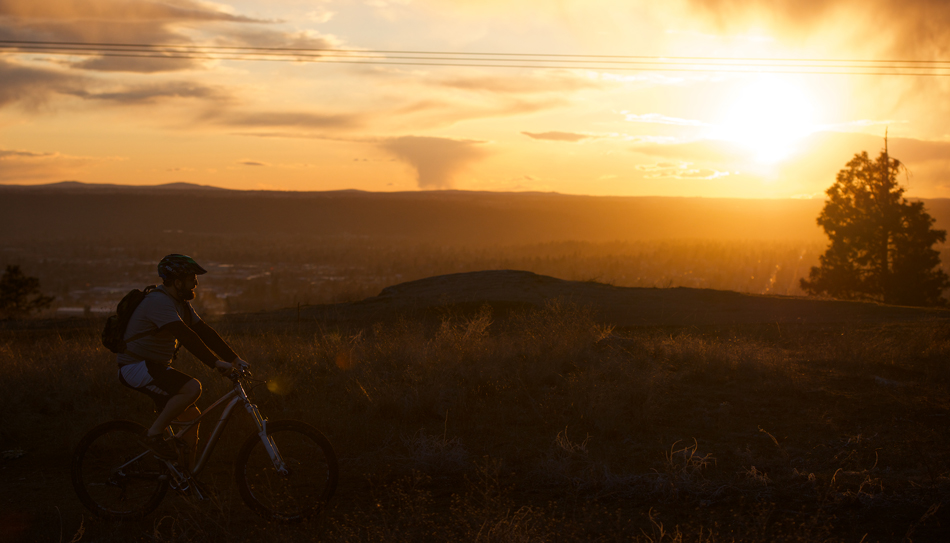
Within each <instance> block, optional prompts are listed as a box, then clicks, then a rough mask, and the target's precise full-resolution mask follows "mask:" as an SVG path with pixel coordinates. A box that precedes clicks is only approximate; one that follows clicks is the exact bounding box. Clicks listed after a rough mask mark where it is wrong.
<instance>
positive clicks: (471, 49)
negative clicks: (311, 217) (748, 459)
mask: <svg viewBox="0 0 950 543" xmlns="http://www.w3.org/2000/svg"><path fill="white" fill-rule="evenodd" d="M948 33H950V3H948V2H943V1H939V0H908V1H902V2H897V1H891V0H860V1H859V0H837V1H835V0H821V1H819V0H778V1H774V0H670V1H665V2H651V1H647V0H639V1H638V0H561V1H556V0H507V1H501V0H324V1H315V0H309V1H305V0H268V1H266V2H265V1H263V0H242V1H230V2H201V1H197V0H165V1H154V2H153V1H147V0H138V1H130V0H42V1H37V0H0V40H7V41H11V40H16V41H42V42H90V43H125V44H172V45H176V44H177V45H201V46H240V47H270V48H278V47H293V48H304V49H328V48H331V49H350V50H370V51H429V52H441V53H452V52H457V53H508V54H511V53H517V54H546V55H555V54H556V55H623V56H645V57H666V58H669V59H678V58H682V57H705V58H707V59H708V58H713V59H750V58H755V59H815V60H819V61H834V60H836V59H837V60H840V62H838V63H835V62H831V63H826V64H824V65H823V66H843V67H839V68H821V69H804V68H802V69H798V70H796V71H837V72H849V71H850V72H853V71H855V62H854V61H856V60H890V59H901V60H928V61H934V60H942V59H943V60H948V61H950V54H948V49H950V35H948ZM5 51H6V52H5V53H0V183H16V184H38V183H50V182H57V181H62V180H79V181H83V182H86V183H119V184H131V185H155V184H163V183H173V182H188V183H197V184H202V185H213V186H218V187H226V188H234V189H252V190H256V189H275V190H318V191H319V190H337V189H361V190H369V191H411V190H419V189H423V190H433V189H448V188H451V189H461V190H487V191H556V192H561V193H569V194H592V195H631V196H633V195H665V196H704V197H744V198H760V197H767V198H774V197H778V198H785V197H822V196H823V191H824V190H825V189H826V188H827V187H828V186H830V185H831V184H832V183H833V182H834V176H835V173H836V172H837V171H838V170H839V169H841V168H842V167H843V166H844V164H845V163H846V162H847V161H848V160H849V159H850V158H851V156H853V154H854V153H856V152H860V151H862V150H867V151H868V152H869V153H871V154H872V155H877V153H878V152H879V151H880V149H881V148H882V147H883V143H884V139H883V136H884V132H885V129H887V130H888V131H889V135H890V139H889V142H890V144H889V147H890V151H891V154H892V155H893V156H894V157H896V158H898V159H901V160H902V161H904V162H905V164H906V166H907V167H908V175H907V176H904V177H902V182H903V183H904V184H905V186H907V187H908V193H907V194H908V195H909V196H917V197H926V198H932V197H950V77H948V76H933V75H930V76H898V75H848V74H840V73H835V74H813V73H809V74H806V73H763V72H757V71H756V70H773V71H774V70H775V65H776V63H775V62H774V61H771V62H770V61H768V60H765V61H755V64H756V66H758V67H747V66H746V67H742V68H740V69H741V70H745V71H746V73H732V72H717V71H715V70H714V69H712V68H710V62H713V61H696V64H690V65H689V67H691V68H692V69H694V70H701V71H668V70H669V68H670V67H671V65H670V64H669V63H667V64H658V65H656V67H659V68H664V71H660V70H652V71H651V68H650V67H646V68H644V69H643V70H642V71H637V70H619V69H615V68H616V65H598V64H597V63H587V64H581V67H580V68H577V69H568V68H567V67H566V66H567V65H568V64H569V63H567V62H559V63H556V65H557V67H555V68H544V67H542V66H540V65H532V66H528V67H522V68H501V67H475V66H412V65H396V64H342V63H338V64H329V63H326V62H301V61H293V62H286V61H248V60H221V59H216V60H210V59H195V58H189V59H156V58H136V57H98V56H64V55H44V54H38V53H36V52H23V51H20V52H11V50H10V49H5ZM557 58H561V59H570V58H574V57H557ZM676 62H680V61H676ZM715 62H720V63H721V62H725V61H724V60H718V61H715ZM743 62H745V63H746V64H747V65H748V64H749V63H750V61H747V60H744V61H743ZM483 63H484V62H483ZM946 66H947V67H948V68H950V63H948V64H946ZM702 70H705V71H702ZM905 71H906V70H905ZM942 73H946V74H950V69H948V70H943V72H942Z"/></svg>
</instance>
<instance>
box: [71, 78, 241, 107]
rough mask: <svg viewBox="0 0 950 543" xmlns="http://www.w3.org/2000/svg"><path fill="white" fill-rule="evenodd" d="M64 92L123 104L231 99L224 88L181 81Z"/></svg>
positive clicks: (88, 98) (89, 98)
mask: <svg viewBox="0 0 950 543" xmlns="http://www.w3.org/2000/svg"><path fill="white" fill-rule="evenodd" d="M63 92H64V94H72V95H74V96H78V97H80V98H85V99H87V100H102V101H108V102H116V103H121V104H144V103H153V102H156V101H159V100H165V99H169V98H198V99H204V100H215V101H217V102H219V103H220V102H221V101H227V100H229V99H230V95H229V94H228V93H227V92H226V91H225V90H224V89H222V88H218V87H208V86H205V85H200V84H197V83H188V82H181V81H172V82H168V83H158V84H154V85H138V86H134V87H128V88H125V89H122V90H113V91H107V92H106V91H103V92H93V91H87V90H80V89H77V90H70V91H63Z"/></svg>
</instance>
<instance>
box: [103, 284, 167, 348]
mask: <svg viewBox="0 0 950 543" xmlns="http://www.w3.org/2000/svg"><path fill="white" fill-rule="evenodd" d="M156 288H157V287H156V286H155V285H149V286H147V287H145V289H144V290H139V289H132V290H131V291H130V292H129V293H128V294H126V295H125V297H123V298H122V300H121V301H120V302H119V305H118V307H116V311H115V313H116V314H115V315H112V316H110V317H109V318H108V319H106V325H105V328H103V329H102V344H103V345H105V347H106V349H109V350H110V351H112V352H114V353H116V354H121V353H124V352H125V343H126V340H125V339H124V338H125V329H126V328H127V327H128V326H129V319H131V318H132V313H134V312H135V308H136V307H138V306H139V304H140V303H142V300H144V299H145V296H147V295H148V293H149V292H152V291H153V290H155V289H156ZM159 292H162V291H159ZM154 332H155V331H154V330H149V331H148V332H143V333H141V334H136V335H134V336H132V337H130V338H129V339H128V341H135V340H137V339H141V338H143V337H145V336H147V335H149V334H152V333H154Z"/></svg>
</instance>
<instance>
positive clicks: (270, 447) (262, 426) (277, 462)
mask: <svg viewBox="0 0 950 543" xmlns="http://www.w3.org/2000/svg"><path fill="white" fill-rule="evenodd" d="M245 408H246V409H247V412H248V413H250V415H251V418H253V419H254V424H255V425H257V435H258V436H260V438H261V442H262V443H263V444H264V449H265V450H266V451H267V456H269V457H270V460H271V462H273V464H274V469H275V470H277V473H279V474H280V475H281V476H284V477H286V476H287V475H289V474H290V470H288V469H287V464H286V463H284V459H283V458H281V456H280V451H278V450H277V444H276V443H274V438H273V437H271V436H269V435H267V419H266V418H264V417H263V416H262V415H261V412H260V410H258V409H257V405H255V404H252V403H250V402H246V403H245Z"/></svg>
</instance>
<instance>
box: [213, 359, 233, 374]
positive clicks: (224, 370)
mask: <svg viewBox="0 0 950 543" xmlns="http://www.w3.org/2000/svg"><path fill="white" fill-rule="evenodd" d="M214 369H216V370H218V373H220V374H221V375H227V374H229V373H231V370H232V369H233V366H232V365H231V363H230V362H225V361H224V360H215V362H214Z"/></svg>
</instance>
